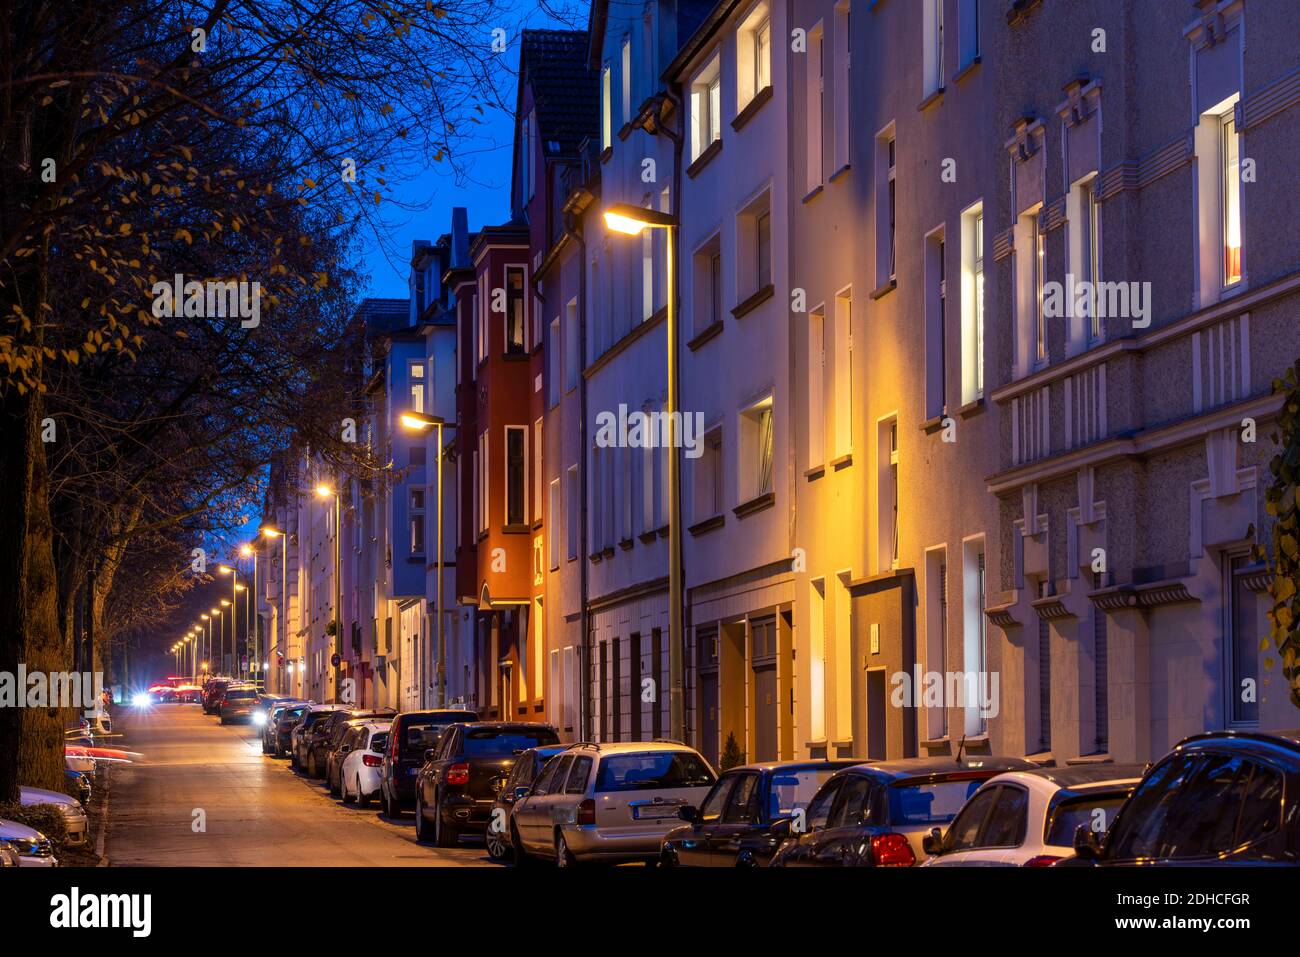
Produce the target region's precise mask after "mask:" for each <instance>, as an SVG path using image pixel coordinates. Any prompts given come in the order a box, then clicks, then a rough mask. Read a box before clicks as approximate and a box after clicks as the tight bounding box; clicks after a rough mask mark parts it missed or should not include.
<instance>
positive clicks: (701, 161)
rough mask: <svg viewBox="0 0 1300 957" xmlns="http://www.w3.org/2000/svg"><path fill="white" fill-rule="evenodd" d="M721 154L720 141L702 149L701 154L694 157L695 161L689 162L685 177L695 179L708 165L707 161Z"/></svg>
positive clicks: (715, 141)
mask: <svg viewBox="0 0 1300 957" xmlns="http://www.w3.org/2000/svg"><path fill="white" fill-rule="evenodd" d="M721 152H722V140H720V139H719V140H714V141H713V142H712V143H710V144H709V145H708V146H706V147H705V148H704V150H703V152H701V153H700V155H699V156H697V157H695V159H694V160H692V161H691V165H690V166H688V167H686V175H687V176H688V177H690V178H691V179H695V177H697V176H699V175H700V171H701V170H703V169H704V167H706V166H708V165H709V161H710V160H712V159H713V157H715V156H717V155H718V154H719V153H721Z"/></svg>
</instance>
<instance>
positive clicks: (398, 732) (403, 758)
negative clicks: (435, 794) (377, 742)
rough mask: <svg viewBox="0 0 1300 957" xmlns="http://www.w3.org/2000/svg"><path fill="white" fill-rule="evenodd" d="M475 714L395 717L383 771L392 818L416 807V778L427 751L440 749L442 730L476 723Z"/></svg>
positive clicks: (382, 790) (383, 795)
mask: <svg viewBox="0 0 1300 957" xmlns="http://www.w3.org/2000/svg"><path fill="white" fill-rule="evenodd" d="M477 719H478V715H477V714H475V713H474V712H473V711H451V710H441V711H408V712H406V713H405V714H399V715H398V716H397V717H395V718H393V726H392V728H391V729H389V732H388V749H387V750H386V751H385V752H384V765H383V767H382V768H381V769H380V771H379V802H380V804H382V805H383V809H384V814H385V815H387V816H388V817H400V816H401V814H402V811H403V809H405V808H408V807H411V806H413V805H414V804H415V776H416V775H417V774H419V773H420V767H421V765H423V764H424V752H426V751H428V750H430V749H431V748H436V747H437V746H438V742H439V740H440V739H441V737H442V731H443V729H444V728H446V727H447V726H448V725H451V724H456V723H457V722H461V721H475V720H477Z"/></svg>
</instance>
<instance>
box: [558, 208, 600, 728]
mask: <svg viewBox="0 0 1300 957" xmlns="http://www.w3.org/2000/svg"><path fill="white" fill-rule="evenodd" d="M564 235H565V236H567V237H568V238H569V239H570V240H572V241H573V242H575V243H577V244H578V365H579V369H578V406H579V412H578V502H579V505H578V509H579V514H580V516H581V517H580V519H579V521H580V524H579V526H578V578H579V582H580V584H579V588H578V591H579V595H578V598H579V603H578V628H579V630H580V631H581V633H582V646H581V647H582V660H581V662H579V664H580V665H581V670H582V688H581V690H580V691H579V693H578V728H577V732H576V734H575V737H576V738H577V740H579V741H591V740H592V737H593V736H592V733H591V701H590V696H591V675H590V674H589V669H590V667H591V615H590V613H589V612H588V610H587V589H588V587H589V586H588V581H587V565H588V561H587V544H588V543H587V461H586V455H587V377H586V375H584V374H583V373H584V371H585V370H584V369H583V368H582V366H583V365H584V364H585V362H586V360H585V358H584V357H585V356H586V355H587V239H586V237H585V236H584V235H583V233H582V230H581V229H580V228H575V225H574V217H573V215H572V214H571V213H565V214H564ZM569 520H570V521H572V520H573V517H572V516H570V517H569Z"/></svg>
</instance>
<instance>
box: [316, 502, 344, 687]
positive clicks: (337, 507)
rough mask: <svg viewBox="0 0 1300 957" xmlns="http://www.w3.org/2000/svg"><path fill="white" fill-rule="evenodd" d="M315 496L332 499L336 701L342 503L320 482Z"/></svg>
mask: <svg viewBox="0 0 1300 957" xmlns="http://www.w3.org/2000/svg"><path fill="white" fill-rule="evenodd" d="M316 497H317V498H319V499H327V498H331V497H332V498H333V499H334V635H333V638H332V640H331V641H330V663H331V664H332V665H333V668H334V686H333V689H332V693H331V697H332V698H333V699H334V700H335V701H337V700H338V694H339V665H338V662H339V658H340V657H341V655H342V652H341V651H340V649H341V648H342V647H343V642H342V638H343V578H342V565H343V554H342V544H343V530H342V529H341V528H340V527H339V521H340V517H341V516H340V514H339V513H340V511H341V510H342V503H341V502H340V497H341V496H340V495H339V493H338V492H337V491H336V490H334V489H332V488H330V487H329V486H328V485H326V484H324V483H321V484H320V485H317V486H316Z"/></svg>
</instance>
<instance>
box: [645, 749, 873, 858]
mask: <svg viewBox="0 0 1300 957" xmlns="http://www.w3.org/2000/svg"><path fill="white" fill-rule="evenodd" d="M861 763H862V761H861V760H855V759H840V760H835V761H773V762H768V763H764V764H747V765H745V766H743V767H739V768H732V769H730V770H729V771H726V772H725V773H724V774H723V775H722V776H721V777H720V778H718V783H717V784H715V785H714V786H713V790H711V791H709V793H708V795H707V796H706V797H705V798H704V800H703V802H701V804H700V806H699V808H698V809H696V808H695V807H694V806H692V805H686V806H684V807H682V808H681V809H680V810H679V812H678V813H679V816H680V817H681V818H682V819H683V820H684V821H686V822H687V823H685V824H681V823H678V824H677V825H676V826H675V827H673V828H672V830H670V831H669V832H668V833H667V834H666V835H664V840H663V845H662V847H661V848H660V852H659V860H660V863H661V864H663V865H664V866H665V867H673V866H676V865H682V866H685V867H766V866H767V865H768V863H769V862H770V861H771V860H772V855H773V854H775V853H776V849H777V848H778V847H780V846H781V844H782V842H783V841H785V840H786V839H787V838H789V837H790V835H791V832H792V830H793V831H794V832H795V833H798V831H799V830H801V829H802V827H803V822H804V820H805V818H806V810H807V807H808V802H810V801H811V800H812V799H813V796H814V795H815V794H816V793H817V789H818V788H820V787H821V786H822V785H823V784H825V783H826V781H827V780H829V779H830V777H831V775H833V774H835V773H836V772H837V771H841V770H843V769H844V768H849V767H853V766H854V765H857V764H861Z"/></svg>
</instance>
